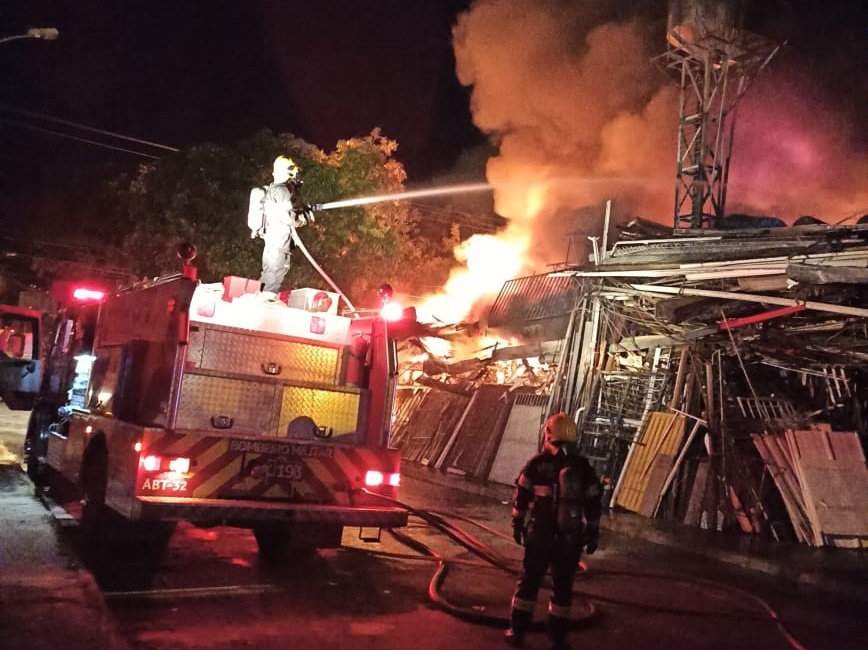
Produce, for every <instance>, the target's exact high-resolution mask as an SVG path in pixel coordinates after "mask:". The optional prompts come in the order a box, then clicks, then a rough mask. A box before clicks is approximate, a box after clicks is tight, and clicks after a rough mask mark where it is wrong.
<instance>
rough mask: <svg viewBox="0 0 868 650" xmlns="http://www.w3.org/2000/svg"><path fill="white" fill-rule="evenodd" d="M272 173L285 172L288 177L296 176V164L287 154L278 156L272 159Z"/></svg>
mask: <svg viewBox="0 0 868 650" xmlns="http://www.w3.org/2000/svg"><path fill="white" fill-rule="evenodd" d="M272 173H274V174H275V175H278V174H286V175H287V176H289V178H295V177H296V176H298V165H296V164H295V161H294V160H293V159H292V158H289V157H288V156H278V157H277V158H275V159H274V167H273V170H272Z"/></svg>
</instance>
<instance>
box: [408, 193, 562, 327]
mask: <svg viewBox="0 0 868 650" xmlns="http://www.w3.org/2000/svg"><path fill="white" fill-rule="evenodd" d="M545 196H546V188H545V186H543V185H541V184H534V185H527V184H524V185H523V186H517V185H508V184H507V185H505V186H504V187H503V188H501V189H498V190H495V201H496V203H497V204H498V205H499V206H500V208H501V213H502V214H512V215H516V216H517V217H518V218H515V219H513V220H512V221H511V222H510V223H509V224H508V225H507V227H506V228H505V229H504V230H503V231H501V232H499V233H497V234H494V235H474V236H472V237H470V238H469V239H467V240H465V241H463V242H461V243H460V244H459V245H458V246H456V248H455V250H454V255H455V260H456V262H457V263H458V266H456V267H455V268H454V269H453V270H452V273H451V274H450V276H449V279H448V280H447V281H446V284H445V285H444V287H443V291H442V292H440V293H437V294H433V295H431V296H427V297H425V298H423V299H422V300H421V301H420V302H419V303H418V304H417V305H416V313H417V314H418V317H419V319H420V320H421V321H423V322H440V323H448V324H454V323H458V322H461V321H463V320H467V319H468V318H472V317H473V316H474V308H475V307H477V306H479V305H480V303H483V302H491V301H492V300H493V299H494V298H495V297H496V296H497V294H498V293H499V292H500V289H501V288H502V287H503V284H504V282H506V281H507V280H511V279H513V278H516V277H519V276H520V275H521V274H522V273H525V272H527V271H528V269H529V266H530V264H531V263H530V262H529V258H530V256H529V252H530V245H531V233H532V224H533V222H534V219H535V217H536V215H537V214H538V213H539V211H540V210H541V209H542V208H543V206H544V205H545Z"/></svg>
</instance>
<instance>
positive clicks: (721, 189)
mask: <svg viewBox="0 0 868 650" xmlns="http://www.w3.org/2000/svg"><path fill="white" fill-rule="evenodd" d="M746 5H747V2H745V0H729V1H727V0H670V2H669V21H668V28H667V32H666V40H667V51H666V53H665V54H663V55H661V56H659V57H657V58H656V59H655V63H657V65H659V66H660V67H661V68H663V69H664V70H666V71H668V72H672V73H674V76H675V77H676V78H677V80H678V81H679V84H680V89H681V92H680V102H679V104H680V110H679V119H678V152H677V159H676V164H677V177H676V181H675V228H703V227H713V226H714V224H715V222H716V220H717V219H719V218H721V217H723V215H724V205H725V203H726V183H727V177H728V174H729V160H730V156H731V154H732V134H733V130H734V125H735V115H734V108H735V105H736V103H737V102H738V100H739V99H740V98H741V97H742V95H744V93H745V92H747V89H748V87H749V86H750V83H751V82H752V81H753V79H754V78H755V77H756V75H757V74H758V73H759V71H760V70H761V69H762V68H763V67H764V66H765V65H766V64H767V63H768V62H769V61H770V60H771V58H772V57H773V56H774V55H775V53H776V52H777V51H778V50H779V49H780V45H779V44H776V43H774V42H773V41H771V40H770V39H767V38H765V37H763V36H759V35H758V34H755V33H752V32H749V31H747V30H745V29H742V25H743V23H744V13H745V8H746Z"/></svg>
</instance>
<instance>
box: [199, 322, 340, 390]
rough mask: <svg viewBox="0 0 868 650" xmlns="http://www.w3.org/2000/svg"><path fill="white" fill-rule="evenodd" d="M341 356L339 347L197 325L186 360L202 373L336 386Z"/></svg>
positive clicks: (338, 379) (246, 331)
mask: <svg viewBox="0 0 868 650" xmlns="http://www.w3.org/2000/svg"><path fill="white" fill-rule="evenodd" d="M341 356H342V355H341V348H340V347H336V346H324V345H314V344H310V343H304V342H301V341H295V340H292V339H287V338H279V337H276V336H268V335H262V334H259V335H257V334H256V333H252V332H250V331H248V330H241V329H238V330H236V329H233V328H228V327H222V326H218V325H205V324H202V323H197V324H195V325H193V326H192V327H191V329H190V345H189V349H188V352H187V361H188V367H193V368H196V369H200V370H207V371H212V372H219V373H228V374H233V375H250V376H252V377H273V378H275V379H279V380H281V381H291V382H301V383H304V384H320V385H324V386H334V385H336V384H338V383H339V381H340V374H341Z"/></svg>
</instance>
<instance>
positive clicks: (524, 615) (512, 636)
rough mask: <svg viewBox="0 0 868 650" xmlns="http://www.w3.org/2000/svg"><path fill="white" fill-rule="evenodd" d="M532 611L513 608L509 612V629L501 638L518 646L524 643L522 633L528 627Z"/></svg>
mask: <svg viewBox="0 0 868 650" xmlns="http://www.w3.org/2000/svg"><path fill="white" fill-rule="evenodd" d="M532 617H533V612H528V611H525V610H523V609H515V608H513V609H512V610H511V611H510V613H509V629H508V630H507V631H506V633H504V635H503V639H504V640H505V641H506V642H507V643H508V644H509V645H514V646H520V645H521V644H522V643H524V635H525V633H526V632H527V630H528V628H529V627H530V622H531V618H532Z"/></svg>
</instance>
